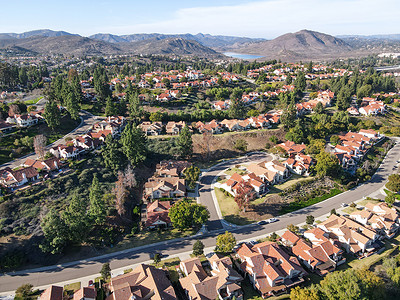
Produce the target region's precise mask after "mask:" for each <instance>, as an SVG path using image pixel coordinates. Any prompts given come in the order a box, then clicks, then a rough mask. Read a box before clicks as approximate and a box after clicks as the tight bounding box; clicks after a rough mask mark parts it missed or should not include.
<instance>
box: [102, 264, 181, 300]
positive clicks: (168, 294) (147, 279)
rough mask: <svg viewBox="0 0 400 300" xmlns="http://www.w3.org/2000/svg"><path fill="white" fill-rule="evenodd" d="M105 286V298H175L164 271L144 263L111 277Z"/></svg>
mask: <svg viewBox="0 0 400 300" xmlns="http://www.w3.org/2000/svg"><path fill="white" fill-rule="evenodd" d="M106 288H107V291H108V293H107V297H106V300H132V299H154V300H176V299H177V297H176V294H175V290H174V288H173V287H172V284H171V282H170V281H169V279H168V278H167V275H166V273H165V271H164V270H161V269H157V268H156V267H154V266H149V265H145V264H141V265H139V266H137V267H136V268H135V269H134V270H133V271H132V272H129V273H127V274H123V275H119V276H116V277H112V278H111V281H110V282H109V283H107V284H106Z"/></svg>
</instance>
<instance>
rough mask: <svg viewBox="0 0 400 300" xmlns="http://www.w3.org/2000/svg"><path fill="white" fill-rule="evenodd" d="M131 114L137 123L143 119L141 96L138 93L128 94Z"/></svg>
mask: <svg viewBox="0 0 400 300" xmlns="http://www.w3.org/2000/svg"><path fill="white" fill-rule="evenodd" d="M127 98H128V103H129V114H130V116H131V118H132V120H134V121H135V122H139V121H140V120H141V119H142V117H143V113H144V111H143V107H142V106H141V105H140V100H139V95H138V94H137V93H133V92H128V94H127Z"/></svg>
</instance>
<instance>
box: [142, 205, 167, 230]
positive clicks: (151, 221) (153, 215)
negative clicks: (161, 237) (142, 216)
mask: <svg viewBox="0 0 400 300" xmlns="http://www.w3.org/2000/svg"><path fill="white" fill-rule="evenodd" d="M170 208H171V201H159V200H155V201H154V202H152V203H149V204H147V209H146V223H145V226H146V227H147V228H149V229H154V228H165V227H169V226H171V225H172V223H171V219H170V218H169V216H168V213H169V209H170Z"/></svg>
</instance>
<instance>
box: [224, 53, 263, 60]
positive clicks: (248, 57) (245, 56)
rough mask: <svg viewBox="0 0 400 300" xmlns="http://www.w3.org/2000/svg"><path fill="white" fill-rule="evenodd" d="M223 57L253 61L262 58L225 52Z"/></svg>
mask: <svg viewBox="0 0 400 300" xmlns="http://www.w3.org/2000/svg"><path fill="white" fill-rule="evenodd" d="M224 55H226V56H230V57H234V58H240V59H255V58H260V57H262V56H260V55H251V54H241V53H235V52H225V53H224Z"/></svg>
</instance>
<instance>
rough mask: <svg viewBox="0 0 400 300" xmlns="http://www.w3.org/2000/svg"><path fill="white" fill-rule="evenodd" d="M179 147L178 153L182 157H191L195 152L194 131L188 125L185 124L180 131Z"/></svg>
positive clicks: (177, 144)
mask: <svg viewBox="0 0 400 300" xmlns="http://www.w3.org/2000/svg"><path fill="white" fill-rule="evenodd" d="M176 146H177V147H178V153H179V155H180V156H182V157H190V156H192V154H193V141H192V133H191V132H190V130H189V127H188V126H185V127H184V128H183V129H182V130H181V132H180V133H179V137H178V139H177V141H176Z"/></svg>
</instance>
